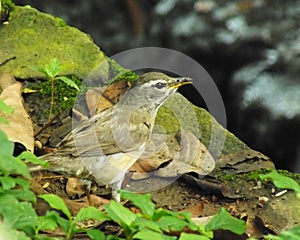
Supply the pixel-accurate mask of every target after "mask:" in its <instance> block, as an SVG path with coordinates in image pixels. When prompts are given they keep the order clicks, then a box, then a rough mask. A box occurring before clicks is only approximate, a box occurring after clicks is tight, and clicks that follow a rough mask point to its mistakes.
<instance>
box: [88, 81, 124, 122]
mask: <svg viewBox="0 0 300 240" xmlns="http://www.w3.org/2000/svg"><path fill="white" fill-rule="evenodd" d="M127 88H128V85H127V82H125V81H119V82H116V83H113V84H111V85H109V86H105V87H95V88H92V89H89V90H88V91H87V92H86V103H87V106H88V109H89V112H90V116H93V115H95V114H97V113H100V112H102V111H104V110H106V109H107V108H109V107H111V106H112V105H113V104H115V103H116V102H117V101H118V100H119V97H120V96H122V95H123V94H124V93H125V91H126V90H127Z"/></svg>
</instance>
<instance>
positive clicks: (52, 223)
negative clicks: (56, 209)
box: [36, 215, 57, 231]
mask: <svg viewBox="0 0 300 240" xmlns="http://www.w3.org/2000/svg"><path fill="white" fill-rule="evenodd" d="M56 228H57V222H56V218H55V217H54V216H51V215H50V216H39V217H38V219H37V226H36V229H37V230H38V231H40V230H55V229H56Z"/></svg>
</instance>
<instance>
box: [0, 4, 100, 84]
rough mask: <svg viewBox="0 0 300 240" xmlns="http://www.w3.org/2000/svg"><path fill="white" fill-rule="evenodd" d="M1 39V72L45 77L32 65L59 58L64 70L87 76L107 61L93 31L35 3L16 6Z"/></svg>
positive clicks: (21, 76)
mask: <svg viewBox="0 0 300 240" xmlns="http://www.w3.org/2000/svg"><path fill="white" fill-rule="evenodd" d="M0 43H1V44H0V73H5V72H6V73H7V72H9V73H12V74H13V75H15V76H16V77H18V78H33V77H42V74H41V73H39V72H36V71H34V70H32V69H30V66H44V65H45V64H46V63H48V62H49V61H50V60H51V59H53V58H57V59H58V61H59V62H60V64H62V65H63V67H64V72H63V74H65V75H75V76H77V77H78V78H81V79H84V78H85V77H86V76H87V75H88V74H89V73H90V72H91V71H92V70H93V69H94V68H95V67H97V66H98V65H99V64H100V63H103V62H104V61H106V58H105V54H104V53H103V52H102V51H101V50H100V49H99V47H97V46H96V45H95V44H94V43H93V41H92V39H91V38H90V37H89V35H87V34H85V33H82V32H81V31H79V30H78V29H76V28H73V27H70V26H67V25H66V24H65V23H64V21H63V20H62V19H59V18H55V17H53V16H51V15H49V14H45V13H41V12H39V11H38V10H36V9H34V8H31V7H15V8H14V10H13V11H12V12H11V13H10V17H9V21H8V23H7V24H4V25H1V26H0ZM1 64H2V65H1ZM103 66H104V64H103Z"/></svg>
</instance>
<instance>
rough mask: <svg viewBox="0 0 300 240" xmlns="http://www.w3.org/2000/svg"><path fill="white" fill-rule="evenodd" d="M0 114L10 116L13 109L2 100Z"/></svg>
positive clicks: (0, 101)
mask: <svg viewBox="0 0 300 240" xmlns="http://www.w3.org/2000/svg"><path fill="white" fill-rule="evenodd" d="M0 112H4V113H6V114H8V115H11V114H12V113H13V112H14V109H13V108H11V107H10V106H8V105H6V103H5V102H3V100H2V99H0Z"/></svg>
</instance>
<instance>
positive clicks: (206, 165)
mask: <svg viewBox="0 0 300 240" xmlns="http://www.w3.org/2000/svg"><path fill="white" fill-rule="evenodd" d="M180 138H181V139H180V148H181V149H180V151H179V152H176V153H175V154H174V155H173V161H172V162H170V163H169V164H168V165H167V166H166V167H164V168H160V169H159V170H158V171H156V173H155V175H156V176H159V177H175V176H176V175H182V174H184V173H189V172H194V173H197V174H199V175H207V174H209V173H210V172H212V171H213V170H214V168H215V160H214V159H213V157H212V156H211V155H210V153H209V151H208V150H207V149H206V147H205V146H204V144H202V143H201V142H200V141H199V139H198V138H196V136H195V135H194V134H193V133H192V132H190V131H182V132H181V134H180Z"/></svg>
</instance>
